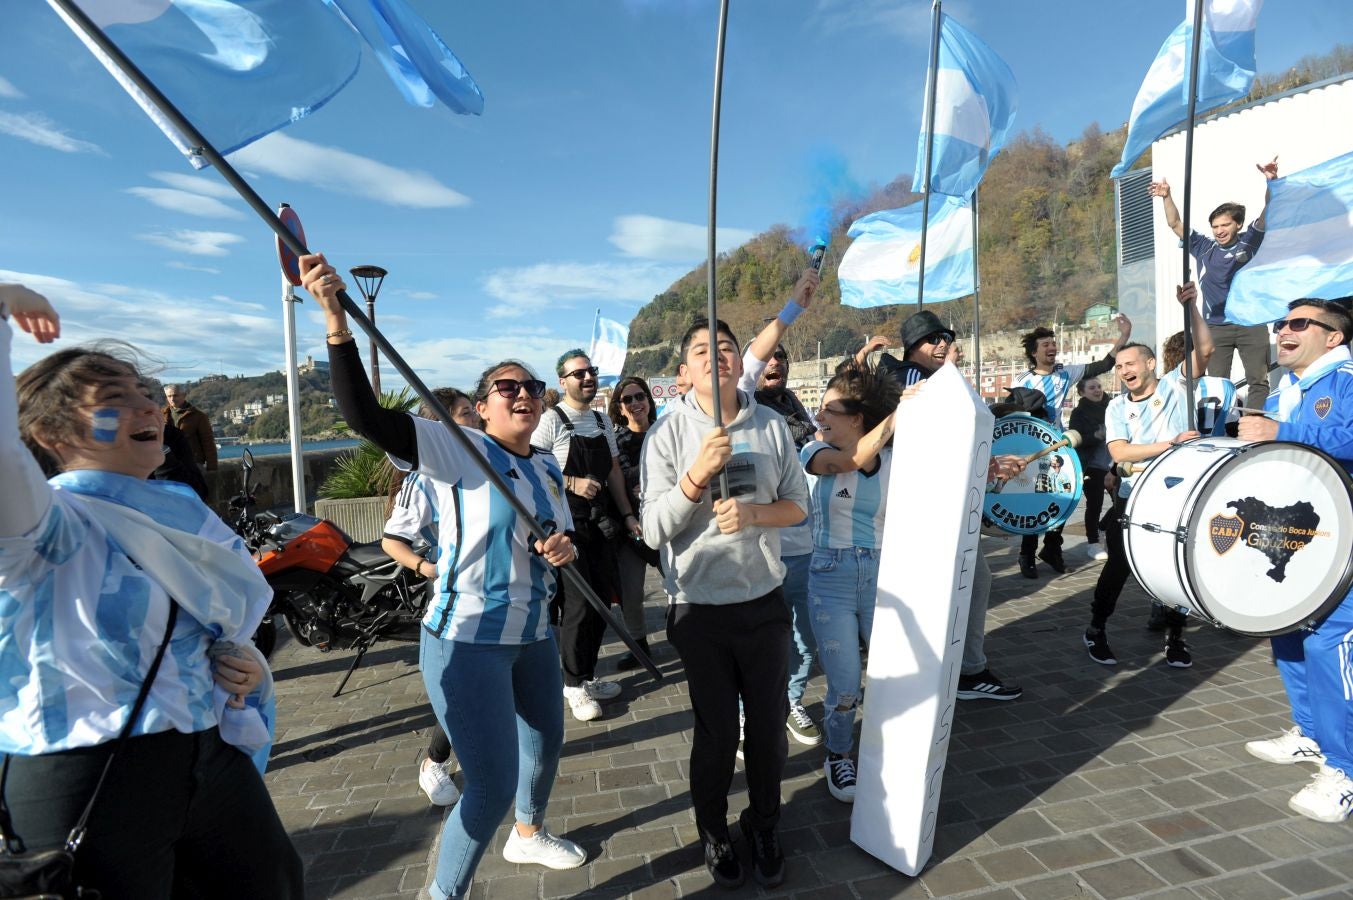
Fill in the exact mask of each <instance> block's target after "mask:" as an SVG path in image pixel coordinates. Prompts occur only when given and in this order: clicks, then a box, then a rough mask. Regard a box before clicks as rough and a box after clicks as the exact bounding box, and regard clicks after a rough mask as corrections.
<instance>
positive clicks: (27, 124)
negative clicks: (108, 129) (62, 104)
mask: <svg viewBox="0 0 1353 900" xmlns="http://www.w3.org/2000/svg"><path fill="white" fill-rule="evenodd" d="M0 133H3V134H8V135H10V136H11V137H16V138H18V139H19V140H21V141H28V142H29V143H30V144H37V145H38V146H39V147H46V148H48V149H50V150H60V151H61V152H62V153H103V150H102V148H100V147H99V145H98V144H91V143H90V142H89V141H82V140H80V139H79V138H73V137H71V136H70V135H68V134H66V132H65V131H64V130H63V129H62V128H61V126H60V125H57V124H56V123H55V122H53V121H52V120H51V119H49V118H47V117H46V116H44V115H42V114H41V113H25V114H22V115H20V114H16V113H7V112H0Z"/></svg>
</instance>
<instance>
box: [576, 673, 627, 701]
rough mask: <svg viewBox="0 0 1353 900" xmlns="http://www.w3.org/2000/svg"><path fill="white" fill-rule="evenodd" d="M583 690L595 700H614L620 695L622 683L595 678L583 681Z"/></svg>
mask: <svg viewBox="0 0 1353 900" xmlns="http://www.w3.org/2000/svg"><path fill="white" fill-rule="evenodd" d="M583 690H585V691H587V696H589V697H591V698H592V699H593V700H614V699H615V698H616V697H619V696H620V683H619V682H616V681H602V680H601V679H599V678H593V679H589V680H587V681H584V682H583Z"/></svg>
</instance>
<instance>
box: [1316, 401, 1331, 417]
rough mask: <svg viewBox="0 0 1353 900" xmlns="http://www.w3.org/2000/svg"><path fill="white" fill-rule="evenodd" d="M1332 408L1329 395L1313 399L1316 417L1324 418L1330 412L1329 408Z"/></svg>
mask: <svg viewBox="0 0 1353 900" xmlns="http://www.w3.org/2000/svg"><path fill="white" fill-rule="evenodd" d="M1333 408H1334V401H1333V400H1332V399H1331V398H1329V397H1321V398H1320V399H1319V400H1317V401H1315V414H1316V417H1317V418H1320V419H1323V418H1325V416H1328V415H1329V414H1330V410H1331V409H1333Z"/></svg>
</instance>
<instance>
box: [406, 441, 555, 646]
mask: <svg viewBox="0 0 1353 900" xmlns="http://www.w3.org/2000/svg"><path fill="white" fill-rule="evenodd" d="M412 421H413V423H414V428H415V430H416V432H417V436H418V472H419V473H420V474H422V475H426V476H428V477H429V478H431V479H433V480H434V481H435V482H437V484H436V490H437V499H436V505H437V508H438V513H439V521H438V532H439V534H438V546H439V547H440V556H439V558H438V560H437V595H436V599H435V600H434V601H433V602H432V603H430V604H429V608H428V611H427V613H426V615H424V617H423V627H424V628H426V629H427V630H428V631H429V632H431V633H432V634H433V635H436V636H437V637H441V638H445V639H447V640H454V641H461V642H464V643H472V644H526V643H531V642H533V641H538V640H543V639H544V638H545V637H546V635H547V634H548V628H549V616H548V611H547V607H548V604H549V601H550V600H551V599H552V598H553V597H554V593H555V589H556V585H555V579H556V575H555V571H554V568H553V567H552V566H550V565H549V564H548V563H547V562H545V560H544V559H543V558H542V557H540V556H539V555H537V554H535V553H533V552H532V551H531V550H530V549H529V548H530V546H531V545H532V544H534V542H535V539H534V538H533V537H532V536H531V532H530V530H529V529H528V528H527V526H526V524H525V523H523V522H521V521H520V520H519V518H518V516H517V513H516V511H515V510H513V508H512V506H511V505H510V504H509V503H508V501H507V500H506V498H504V497H503V496H502V495H501V494H499V492H498V490H497V489H496V488H494V487H493V486H492V485H491V484H490V483H489V482H488V480H487V478H485V476H484V474H483V473H482V472H481V471H480V468H479V464H478V463H477V462H476V461H475V460H474V459H472V458H471V457H470V456H469V453H468V452H467V451H466V450H464V449H463V448H462V446H461V444H460V442H459V441H457V440H455V439H454V438H453V437H451V435H450V434H449V433H447V431H446V428H445V426H443V425H442V424H441V423H440V422H433V421H430V420H428V419H421V418H412ZM461 433H462V434H464V435H465V436H466V437H468V438H469V439H470V442H471V443H472V444H473V445H474V446H475V448H476V450H477V451H478V452H479V454H480V456H481V457H482V458H483V459H487V460H488V463H489V465H490V466H491V467H492V468H493V469H494V471H496V472H497V473H498V474H499V475H501V476H502V477H503V480H504V481H506V482H507V484H508V486H509V487H510V488H511V489H512V491H513V492H514V493H515V495H516V497H517V499H518V500H520V501H521V502H522V504H523V505H524V506H525V507H526V508H527V509H528V510H530V511H531V513H532V515H533V517H534V518H535V520H536V521H537V522H540V523H542V524H544V525H545V526H546V530H555V531H569V530H572V528H573V520H572V519H571V518H570V516H569V512H568V504H567V503H566V502H565V501H564V476H563V474H562V473H561V472H560V471H559V465H558V463H556V462H555V460H554V457H553V456H552V455H551V454H549V453H548V452H544V451H537V450H533V451H532V452H531V455H530V456H517V455H516V454H514V453H511V452H510V451H508V450H506V449H504V448H503V447H502V446H501V445H499V444H498V443H497V442H496V441H494V440H493V439H492V438H490V437H488V436H487V435H484V434H482V433H480V432H478V431H472V430H470V429H462V432H461ZM392 461H393V462H394V464H395V466H396V467H397V468H401V469H407V468H408V463H407V462H404V461H402V460H397V459H392Z"/></svg>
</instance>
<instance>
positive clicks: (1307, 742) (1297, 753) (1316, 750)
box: [1245, 725, 1325, 766]
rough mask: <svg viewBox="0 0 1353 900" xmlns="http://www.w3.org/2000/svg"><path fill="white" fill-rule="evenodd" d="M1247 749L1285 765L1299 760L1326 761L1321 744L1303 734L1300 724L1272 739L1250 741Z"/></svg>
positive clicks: (1320, 762) (1263, 757)
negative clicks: (1321, 750)
mask: <svg viewBox="0 0 1353 900" xmlns="http://www.w3.org/2000/svg"><path fill="white" fill-rule="evenodd" d="M1245 750H1246V751H1247V752H1248V753H1249V754H1250V755H1251V756H1257V757H1259V758H1260V759H1262V760H1263V761H1264V762H1271V763H1278V764H1279V765H1283V766H1285V765H1288V764H1289V763H1299V762H1313V763H1319V764H1321V765H1324V763H1325V754H1323V753H1321V752H1320V745H1319V744H1317V743H1316V742H1315V741H1313V740H1311V739H1310V738H1308V737H1307V736H1306V735H1304V734H1302V733H1301V726H1300V725H1293V726H1292V727H1291V728H1289V729H1287V730H1286V731H1284V732H1283V733H1282V734H1280V735H1278V736H1277V737H1275V738H1273V739H1272V740H1267V741H1250V742H1249V743H1247V744H1246V745H1245Z"/></svg>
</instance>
